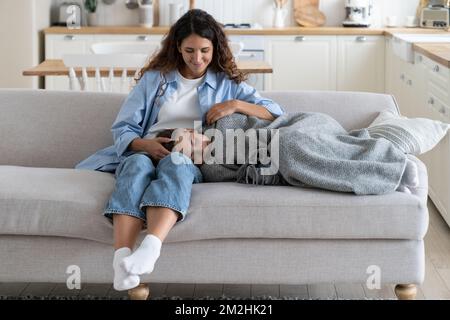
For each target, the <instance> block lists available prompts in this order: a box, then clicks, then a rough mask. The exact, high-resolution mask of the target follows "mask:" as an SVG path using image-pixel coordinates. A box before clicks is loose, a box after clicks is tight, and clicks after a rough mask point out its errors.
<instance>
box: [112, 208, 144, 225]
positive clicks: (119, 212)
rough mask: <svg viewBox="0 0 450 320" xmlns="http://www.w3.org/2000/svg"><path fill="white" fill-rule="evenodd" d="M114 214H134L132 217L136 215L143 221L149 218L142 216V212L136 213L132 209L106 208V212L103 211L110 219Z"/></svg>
mask: <svg viewBox="0 0 450 320" xmlns="http://www.w3.org/2000/svg"><path fill="white" fill-rule="evenodd" d="M114 214H125V215H127V216H132V217H134V218H138V219H141V220H142V221H144V222H147V218H146V217H145V218H143V217H142V215H143V214H142V213H136V212H132V211H124V210H116V209H106V210H105V211H104V212H103V215H104V216H105V217H107V218H110V219H112V216H113V215H114Z"/></svg>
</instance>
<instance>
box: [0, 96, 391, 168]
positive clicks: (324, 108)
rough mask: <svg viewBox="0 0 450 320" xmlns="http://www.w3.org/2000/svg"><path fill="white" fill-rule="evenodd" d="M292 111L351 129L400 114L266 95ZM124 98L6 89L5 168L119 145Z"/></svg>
mask: <svg viewBox="0 0 450 320" xmlns="http://www.w3.org/2000/svg"><path fill="white" fill-rule="evenodd" d="M261 94H262V95H263V96H266V97H269V98H272V99H274V100H275V101H277V102H278V103H279V104H280V105H282V106H283V107H284V108H285V109H286V111H288V112H295V111H318V112H324V113H328V114H330V115H331V116H333V117H334V118H335V119H336V120H338V121H339V122H340V123H341V124H342V125H343V126H344V127H345V128H346V129H354V128H362V127H365V126H367V125H368V124H369V123H370V122H371V121H372V120H373V119H375V117H376V115H377V114H378V112H379V111H381V110H385V109H390V110H393V111H394V112H397V109H396V104H395V101H394V100H393V98H392V96H389V95H382V94H372V93H351V92H322V91H317V92H300V91H298V92H262V93H261ZM125 97H126V95H124V94H114V93H96V92H74V91H49V90H27V89H0V137H1V140H0V165H17V166H33V167H52V168H53V167H54V168H73V167H74V166H75V164H76V163H78V162H79V161H81V160H83V159H84V158H86V157H87V156H89V155H90V154H92V153H94V152H95V151H96V150H98V149H101V148H104V147H107V146H109V145H111V144H112V143H113V141H112V135H111V131H110V129H111V125H112V123H113V122H114V119H115V118H116V115H117V113H118V111H119V109H120V107H121V105H122V103H123V101H124V99H125Z"/></svg>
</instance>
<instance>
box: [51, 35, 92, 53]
mask: <svg viewBox="0 0 450 320" xmlns="http://www.w3.org/2000/svg"><path fill="white" fill-rule="evenodd" d="M93 40H94V36H93V35H83V34H61V35H60V34H57V35H46V36H45V59H61V58H62V55H64V54H68V53H73V54H78V53H88V52H89V48H90V46H91V44H92V42H93Z"/></svg>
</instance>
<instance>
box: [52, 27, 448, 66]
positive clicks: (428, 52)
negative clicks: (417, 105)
mask: <svg viewBox="0 0 450 320" xmlns="http://www.w3.org/2000/svg"><path fill="white" fill-rule="evenodd" d="M168 31H169V27H164V26H162V27H153V28H144V27H139V26H99V27H81V28H80V29H68V28H66V27H50V28H47V29H44V33H45V34H166V33H167V32H168ZM225 32H226V33H227V34H229V35H266V36H270V35H384V36H392V35H393V34H394V33H418V34H427V33H428V34H436V33H445V34H450V32H449V31H446V30H442V29H425V28H344V27H316V28H307V27H299V26H292V27H285V28H262V29H225ZM413 48H414V50H416V51H418V52H420V53H422V54H424V55H425V56H427V57H429V58H430V59H432V60H433V61H436V62H438V63H440V64H443V65H445V66H447V67H450V44H442V43H426V44H425V43H415V44H414V46H413Z"/></svg>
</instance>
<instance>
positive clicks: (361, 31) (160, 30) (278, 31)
mask: <svg viewBox="0 0 450 320" xmlns="http://www.w3.org/2000/svg"><path fill="white" fill-rule="evenodd" d="M168 31H169V27H167V26H165V27H164V26H162V27H153V28H144V27H139V26H99V27H81V28H80V29H68V28H66V27H50V28H46V29H44V33H45V34H166V33H167V32H168ZM225 32H226V33H227V34H230V35H386V34H388V35H389V34H390V35H392V33H399V32H402V33H442V32H445V31H442V30H436V29H423V28H344V27H316V28H308V27H299V26H292V27H285V28H262V29H225Z"/></svg>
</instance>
